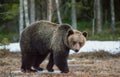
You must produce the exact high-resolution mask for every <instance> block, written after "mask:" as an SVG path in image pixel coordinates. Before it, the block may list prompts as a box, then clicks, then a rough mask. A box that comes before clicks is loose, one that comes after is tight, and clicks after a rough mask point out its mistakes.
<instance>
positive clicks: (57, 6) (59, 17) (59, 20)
mask: <svg viewBox="0 0 120 77" xmlns="http://www.w3.org/2000/svg"><path fill="white" fill-rule="evenodd" d="M55 3H56V8H57V17H58V22H59V24H62V19H61V15H60V9H59V2H58V0H55Z"/></svg>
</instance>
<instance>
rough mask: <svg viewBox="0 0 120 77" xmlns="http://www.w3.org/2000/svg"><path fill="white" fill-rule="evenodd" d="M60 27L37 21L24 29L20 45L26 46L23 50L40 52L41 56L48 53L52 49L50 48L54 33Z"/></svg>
mask: <svg viewBox="0 0 120 77" xmlns="http://www.w3.org/2000/svg"><path fill="white" fill-rule="evenodd" d="M58 26H59V25H58V24H55V23H51V22H49V21H44V20H42V21H37V22H35V23H33V24H31V25H30V26H28V27H27V28H25V29H24V31H23V33H22V35H21V42H20V43H21V45H24V46H23V48H25V49H26V48H28V50H32V51H37V52H38V51H40V53H41V54H42V53H46V52H47V51H49V49H50V48H48V47H50V42H51V38H52V36H53V32H54V31H55V30H56V28H57V27H58ZM24 42H26V43H24ZM26 46H27V47H26ZM41 51H44V52H41Z"/></svg>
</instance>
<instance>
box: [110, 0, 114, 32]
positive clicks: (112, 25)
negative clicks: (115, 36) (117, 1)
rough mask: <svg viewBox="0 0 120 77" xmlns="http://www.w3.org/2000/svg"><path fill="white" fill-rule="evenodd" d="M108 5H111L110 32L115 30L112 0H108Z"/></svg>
mask: <svg viewBox="0 0 120 77" xmlns="http://www.w3.org/2000/svg"><path fill="white" fill-rule="evenodd" d="M110 6H111V27H112V32H115V11H114V0H110Z"/></svg>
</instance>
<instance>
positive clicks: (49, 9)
mask: <svg viewBox="0 0 120 77" xmlns="http://www.w3.org/2000/svg"><path fill="white" fill-rule="evenodd" d="M47 20H48V21H51V20H52V0H47Z"/></svg>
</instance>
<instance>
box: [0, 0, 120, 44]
mask: <svg viewBox="0 0 120 77" xmlns="http://www.w3.org/2000/svg"><path fill="white" fill-rule="evenodd" d="M119 5H120V0H109V1H108V0H0V41H1V40H3V39H4V38H8V39H9V40H10V42H17V41H19V34H20V33H21V32H22V30H23V29H24V28H25V27H27V26H28V24H30V23H32V22H35V21H38V20H49V21H52V22H55V23H59V24H62V23H68V24H70V25H72V27H73V28H74V29H78V30H80V31H87V32H88V34H89V36H88V39H89V40H120V7H119Z"/></svg>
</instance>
